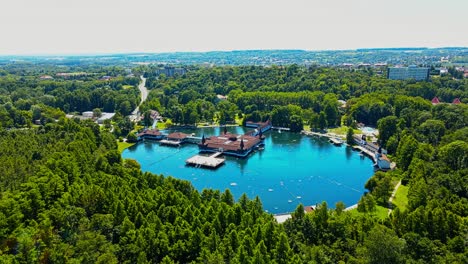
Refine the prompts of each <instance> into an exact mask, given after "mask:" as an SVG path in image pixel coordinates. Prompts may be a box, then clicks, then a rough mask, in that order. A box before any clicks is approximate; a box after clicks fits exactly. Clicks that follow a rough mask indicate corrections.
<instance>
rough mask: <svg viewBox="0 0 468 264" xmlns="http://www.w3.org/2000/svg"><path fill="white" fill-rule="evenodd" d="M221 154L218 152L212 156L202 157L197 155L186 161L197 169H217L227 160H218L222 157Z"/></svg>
mask: <svg viewBox="0 0 468 264" xmlns="http://www.w3.org/2000/svg"><path fill="white" fill-rule="evenodd" d="M221 154H222V153H221V152H216V153H214V154H213V155H211V156H202V155H195V156H193V157H191V158H189V159H187V160H186V161H185V163H187V165H191V166H195V167H205V168H211V169H215V168H218V167H219V166H221V165H222V164H224V161H225V159H223V158H218V156H219V155H221Z"/></svg>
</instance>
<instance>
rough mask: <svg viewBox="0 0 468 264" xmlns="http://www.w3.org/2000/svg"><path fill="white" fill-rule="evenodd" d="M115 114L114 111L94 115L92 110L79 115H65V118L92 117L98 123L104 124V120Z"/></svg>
mask: <svg viewBox="0 0 468 264" xmlns="http://www.w3.org/2000/svg"><path fill="white" fill-rule="evenodd" d="M114 116H115V113H106V112H104V113H101V115H100V116H99V117H97V116H95V115H94V112H93V111H86V112H83V113H81V115H66V117H67V118H75V117H77V118H79V119H82V120H84V119H93V120H95V121H96V123H98V124H104V121H105V120H108V119H112V118H113V117H114Z"/></svg>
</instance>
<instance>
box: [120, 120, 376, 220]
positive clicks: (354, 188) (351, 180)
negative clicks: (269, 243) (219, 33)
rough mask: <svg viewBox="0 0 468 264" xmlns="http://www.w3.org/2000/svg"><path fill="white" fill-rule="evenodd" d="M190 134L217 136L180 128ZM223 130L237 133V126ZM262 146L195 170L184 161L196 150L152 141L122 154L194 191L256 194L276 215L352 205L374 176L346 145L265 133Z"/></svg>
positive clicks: (369, 166)
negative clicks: (306, 207)
mask: <svg viewBox="0 0 468 264" xmlns="http://www.w3.org/2000/svg"><path fill="white" fill-rule="evenodd" d="M180 131H181V132H185V133H190V134H191V133H195V135H196V136H200V137H201V136H202V135H203V134H204V135H205V136H210V135H219V134H220V133H221V131H222V130H221V129H220V128H200V129H196V130H185V131H184V130H180ZM228 131H229V132H231V133H236V134H243V133H244V131H246V129H245V128H243V127H230V128H228ZM264 135H265V137H266V138H265V148H264V149H263V150H257V151H255V152H253V153H251V154H250V155H249V156H248V157H247V158H245V159H241V158H235V157H229V156H224V157H225V158H226V162H225V164H224V165H222V166H221V167H219V168H218V169H215V170H211V169H204V168H195V167H190V166H186V165H185V160H187V159H188V158H190V157H192V156H194V155H196V154H198V146H197V145H194V144H185V145H183V146H181V147H178V148H177V147H170V146H160V145H159V144H158V143H157V142H156V141H145V142H140V143H138V144H136V145H135V146H132V147H130V148H128V149H126V150H125V151H124V152H123V153H122V157H123V158H129V159H135V160H137V161H138V162H139V163H140V164H141V169H142V170H143V171H149V172H152V173H155V174H163V175H165V176H172V177H175V178H179V179H183V180H188V181H190V182H191V183H192V184H193V186H195V188H196V189H197V190H199V191H202V190H203V189H205V188H212V189H218V190H220V191H221V192H223V191H224V190H225V189H228V188H229V189H230V190H231V192H232V194H233V195H234V197H235V198H236V199H238V198H239V197H240V196H241V195H242V194H243V193H246V194H247V196H248V197H249V198H251V199H253V198H255V196H259V197H260V198H261V200H262V203H263V207H264V209H265V210H266V211H268V212H271V213H274V214H277V213H285V212H291V211H294V209H295V208H296V207H297V205H298V204H299V203H302V204H303V205H316V204H317V203H321V202H322V201H326V202H327V203H328V205H329V206H330V207H334V206H335V203H336V202H338V201H342V202H344V203H345V205H346V206H351V205H353V204H356V203H357V202H358V201H359V199H360V197H361V195H362V194H363V193H364V191H365V188H364V184H365V183H366V181H367V180H368V179H369V178H370V177H371V176H372V174H373V173H374V168H373V166H372V161H371V160H370V159H369V158H367V157H363V156H360V155H359V152H355V151H353V150H352V149H351V148H349V147H346V146H344V145H343V146H340V147H339V146H335V145H333V144H330V143H329V142H328V141H327V140H326V139H320V138H315V137H307V136H304V135H301V134H296V133H290V132H282V133H279V132H277V131H269V132H266V133H265V134H264Z"/></svg>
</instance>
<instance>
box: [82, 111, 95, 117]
mask: <svg viewBox="0 0 468 264" xmlns="http://www.w3.org/2000/svg"><path fill="white" fill-rule="evenodd" d="M81 115H82V116H83V117H84V118H93V116H94V113H93V111H86V112H83V113H81Z"/></svg>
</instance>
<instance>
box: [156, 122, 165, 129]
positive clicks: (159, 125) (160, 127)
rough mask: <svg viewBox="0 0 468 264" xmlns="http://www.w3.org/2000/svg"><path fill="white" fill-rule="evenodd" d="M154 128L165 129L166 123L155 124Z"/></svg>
mask: <svg viewBox="0 0 468 264" xmlns="http://www.w3.org/2000/svg"><path fill="white" fill-rule="evenodd" d="M156 127H157V128H158V129H159V130H163V129H166V123H164V122H158V123H157V124H156Z"/></svg>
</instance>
